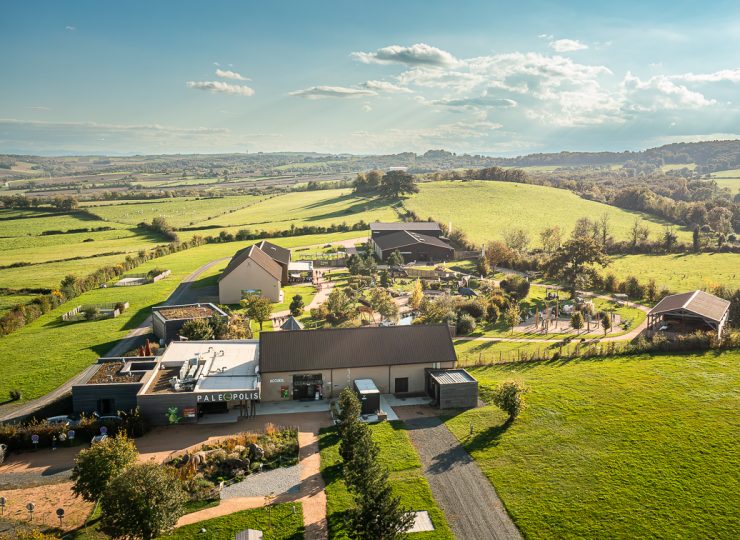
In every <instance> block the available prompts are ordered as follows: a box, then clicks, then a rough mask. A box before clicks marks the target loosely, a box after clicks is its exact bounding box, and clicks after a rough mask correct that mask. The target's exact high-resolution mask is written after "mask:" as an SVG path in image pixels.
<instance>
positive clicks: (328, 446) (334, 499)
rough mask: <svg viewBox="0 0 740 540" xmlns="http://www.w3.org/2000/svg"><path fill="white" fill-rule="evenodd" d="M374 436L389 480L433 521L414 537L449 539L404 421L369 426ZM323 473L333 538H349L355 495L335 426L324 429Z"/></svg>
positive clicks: (404, 500) (321, 439) (405, 499)
mask: <svg viewBox="0 0 740 540" xmlns="http://www.w3.org/2000/svg"><path fill="white" fill-rule="evenodd" d="M370 429H371V430H372V432H373V439H374V440H375V442H376V443H378V445H379V446H380V457H379V460H380V462H381V463H382V464H383V465H384V466H385V467H387V468H388V470H389V471H390V478H389V481H390V484H391V487H392V489H393V491H394V493H395V494H396V495H397V496H398V497H400V499H401V504H402V505H404V506H406V507H407V508H408V509H409V510H413V511H419V510H426V511H427V512H429V517H430V518H431V520H432V523H433V524H434V528H435V530H434V531H429V532H421V533H414V534H411V535H409V537H410V538H413V539H419V540H424V539H430V540H431V539H435V540H437V539H450V540H452V538H453V536H452V532H451V531H450V529H449V527H448V525H447V521H446V520H445V517H444V514H443V513H442V511H441V510H440V509H439V507H438V506H437V503H436V502H435V501H434V498H433V496H432V492H431V489H430V487H429V483H428V482H427V481H426V479H425V478H424V475H423V473H422V471H421V462H420V461H419V457H418V456H417V455H416V450H414V447H413V446H412V444H411V440H410V439H409V436H408V434H407V433H406V430H405V428H404V424H403V422H401V421H395V422H382V423H380V424H375V425H372V426H370ZM319 448H320V452H321V475H322V476H323V477H324V482H326V518H327V521H328V523H329V538H330V539H339V538H342V539H348V538H350V536H349V533H348V531H347V527H346V526H345V520H346V518H347V517H348V513H349V512H348V511H349V510H350V509H351V508H352V507H353V505H354V501H353V498H352V495H351V494H350V492H349V490H348V489H347V485H346V484H345V483H344V480H343V472H342V460H341V457H340V456H339V437H338V435H337V433H336V431H335V430H334V429H324V430H322V431H321V434H320V437H319Z"/></svg>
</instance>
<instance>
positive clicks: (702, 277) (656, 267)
mask: <svg viewBox="0 0 740 540" xmlns="http://www.w3.org/2000/svg"><path fill="white" fill-rule="evenodd" d="M611 259H612V262H611V264H610V265H609V266H607V267H606V269H604V270H603V272H602V273H604V274H607V273H609V272H611V273H613V274H614V275H616V276H618V277H620V278H622V279H624V278H626V277H627V276H635V277H637V278H638V279H639V280H640V281H641V282H642V283H647V281H648V280H649V279H651V278H652V279H654V280H655V283H656V285H657V286H658V289H660V288H662V287H667V288H668V289H669V290H671V291H675V292H685V291H690V290H693V289H700V288H705V287H711V286H713V285H717V284H720V283H723V284H725V285H729V286H732V287H740V255H738V254H736V253H699V254H687V255H621V256H615V257H611Z"/></svg>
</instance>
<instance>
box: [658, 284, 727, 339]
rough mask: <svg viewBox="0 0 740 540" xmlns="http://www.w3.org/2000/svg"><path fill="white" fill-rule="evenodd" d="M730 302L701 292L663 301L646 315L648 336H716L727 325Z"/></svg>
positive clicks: (674, 296)
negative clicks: (691, 334) (671, 334)
mask: <svg viewBox="0 0 740 540" xmlns="http://www.w3.org/2000/svg"><path fill="white" fill-rule="evenodd" d="M729 315H730V302H729V301H727V300H723V299H722V298H719V297H717V296H714V295H713V294H709V293H706V292H704V291H693V292H687V293H682V294H672V295H670V296H666V297H665V298H663V299H662V300H661V301H660V302H658V304H657V305H656V306H655V307H654V308H653V309H651V310H650V312H649V313H648V315H647V323H648V324H647V329H648V332H649V333H655V332H667V333H676V334H690V333H693V332H717V335H720V336H721V335H722V330H723V329H724V327H725V324H727V319H728V317H729Z"/></svg>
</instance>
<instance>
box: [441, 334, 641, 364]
mask: <svg viewBox="0 0 740 540" xmlns="http://www.w3.org/2000/svg"><path fill="white" fill-rule="evenodd" d="M561 343H562V342H558V343H537V342H521V341H520V342H516V341H471V340H462V339H457V340H455V341H454V344H455V352H457V360H458V363H459V365H461V366H471V365H476V364H481V363H483V364H493V363H495V362H511V361H516V360H517V359H519V358H523V357H525V356H526V355H532V354H535V353H539V354H540V355H542V356H544V355H545V354H546V353H547V354H548V355H550V356H551V355H552V354H553V353H555V352H561V351H562V353H563V354H565V353H570V352H574V351H575V349H576V342H575V340H574V341H571V342H570V343H567V344H562V345H561ZM619 343H620V344H625V343H627V342H626V341H625V342H619Z"/></svg>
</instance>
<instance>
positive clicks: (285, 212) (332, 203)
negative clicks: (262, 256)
mask: <svg viewBox="0 0 740 540" xmlns="http://www.w3.org/2000/svg"><path fill="white" fill-rule="evenodd" d="M361 220H363V221H365V222H367V223H370V222H372V221H376V220H380V221H398V216H397V215H396V213H395V212H394V211H393V209H392V208H390V207H389V206H388V203H387V201H384V200H380V199H369V198H365V197H358V196H355V195H353V194H351V192H350V190H347V189H330V190H321V191H305V192H295V193H287V194H284V195H277V196H273V197H269V198H267V199H265V200H264V201H262V202H260V203H258V204H255V205H253V206H250V207H249V208H245V209H243V210H237V211H235V212H231V213H224V214H223V215H221V216H220V217H217V218H215V219H212V220H209V221H202V222H197V223H196V225H208V226H214V225H218V226H219V227H221V229H213V230H210V229H207V230H204V231H197V232H190V233H187V232H183V233H182V234H181V236H183V237H187V235H188V234H209V235H218V233H219V232H220V231H221V230H226V231H229V232H232V233H234V232H236V231H238V230H239V229H250V230H252V231H256V230H267V231H277V230H284V229H290V227H291V225H295V226H302V225H316V226H328V225H332V224H337V225H339V224H341V223H347V224H350V225H351V224H353V223H357V222H359V221H361ZM356 236H357V237H359V236H363V234H362V233H359V232H358V233H357V234H356ZM365 236H366V235H365Z"/></svg>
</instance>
